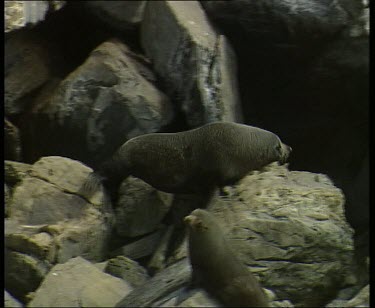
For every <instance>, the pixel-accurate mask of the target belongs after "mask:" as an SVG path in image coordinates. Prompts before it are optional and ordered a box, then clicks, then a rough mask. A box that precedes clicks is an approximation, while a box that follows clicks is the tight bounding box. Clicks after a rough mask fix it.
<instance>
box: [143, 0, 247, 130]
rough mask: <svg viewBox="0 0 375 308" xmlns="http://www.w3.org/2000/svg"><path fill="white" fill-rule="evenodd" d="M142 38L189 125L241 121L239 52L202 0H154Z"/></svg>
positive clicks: (147, 6) (144, 46) (149, 3)
mask: <svg viewBox="0 0 375 308" xmlns="http://www.w3.org/2000/svg"><path fill="white" fill-rule="evenodd" d="M141 42H142V46H143V48H144V50H145V52H146V54H147V56H148V57H149V58H150V59H151V60H152V62H153V65H154V69H155V71H156V72H157V73H158V74H159V75H160V76H161V78H162V79H163V81H164V82H165V84H166V85H167V86H166V88H167V89H168V94H169V96H170V97H176V98H177V101H178V102H179V103H180V104H181V109H182V111H183V112H184V113H185V115H186V119H187V122H188V124H189V125H190V126H199V125H202V124H204V123H207V122H213V121H220V120H221V121H234V122H241V119H242V114H241V109H240V102H239V99H238V92H237V84H236V78H237V77H236V63H235V54H234V52H233V50H232V49H231V47H230V44H229V43H228V42H227V41H226V39H225V37H224V36H221V35H219V34H218V33H216V31H215V30H214V29H213V27H212V26H211V25H210V23H209V22H208V20H207V18H206V16H205V14H204V11H203V10H202V8H201V6H200V4H199V2H198V1H149V2H147V5H146V9H145V13H144V18H143V22H142V24H141Z"/></svg>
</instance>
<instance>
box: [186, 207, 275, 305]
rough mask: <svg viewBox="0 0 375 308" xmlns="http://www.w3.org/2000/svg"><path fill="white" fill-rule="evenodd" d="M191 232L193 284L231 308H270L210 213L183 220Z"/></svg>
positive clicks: (195, 214) (193, 214)
mask: <svg viewBox="0 0 375 308" xmlns="http://www.w3.org/2000/svg"><path fill="white" fill-rule="evenodd" d="M184 222H185V223H186V225H187V227H188V231H189V258H190V263H191V266H192V270H193V276H192V277H193V283H196V284H198V285H199V286H202V287H203V288H205V289H206V290H207V291H208V292H209V293H211V294H212V295H213V296H215V297H216V298H217V299H218V300H220V302H222V304H224V305H225V306H229V307H268V306H269V304H268V301H267V298H266V296H265V294H264V292H263V290H262V288H261V287H260V285H259V283H258V281H257V279H256V278H255V277H254V276H253V275H252V273H251V272H250V271H249V270H248V269H247V267H246V266H245V265H244V264H243V263H242V262H241V261H240V260H239V259H238V258H237V256H236V255H235V253H234V251H233V249H232V248H231V246H230V243H229V242H228V241H227V240H226V238H225V236H224V234H223V232H222V230H221V229H220V226H219V223H218V222H217V220H216V219H215V217H214V216H213V215H212V214H211V213H210V212H208V211H206V210H203V209H196V210H194V211H193V212H191V214H190V215H188V216H186V217H185V219H184Z"/></svg>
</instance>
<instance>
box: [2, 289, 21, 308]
mask: <svg viewBox="0 0 375 308" xmlns="http://www.w3.org/2000/svg"><path fill="white" fill-rule="evenodd" d="M4 307H6V308H10V307H22V304H21V303H20V302H19V301H17V300H16V299H15V298H14V297H13V296H12V295H10V294H9V293H8V292H7V291H5V290H4Z"/></svg>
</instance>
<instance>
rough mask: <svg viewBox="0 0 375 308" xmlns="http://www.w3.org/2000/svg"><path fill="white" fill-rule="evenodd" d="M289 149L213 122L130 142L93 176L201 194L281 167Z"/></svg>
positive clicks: (258, 133)
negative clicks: (130, 177) (271, 167)
mask: <svg viewBox="0 0 375 308" xmlns="http://www.w3.org/2000/svg"><path fill="white" fill-rule="evenodd" d="M290 151H291V148H290V147H289V146H287V145H285V144H283V143H282V142H281V141H280V139H279V137H278V136H277V135H275V134H274V133H272V132H269V131H266V130H263V129H260V128H256V127H252V126H248V125H244V124H237V123H230V122H213V123H210V124H206V125H204V126H202V127H199V128H196V129H192V130H188V131H184V132H178V133H151V134H145V135H141V136H138V137H135V138H132V139H130V140H128V141H127V142H125V143H124V144H123V145H122V146H121V147H120V148H119V149H118V151H117V152H116V153H115V154H114V156H113V157H112V158H111V160H109V161H107V162H106V163H104V164H103V165H102V167H101V168H100V169H99V170H98V171H97V174H98V175H99V176H100V177H101V178H103V179H107V180H108V183H110V182H111V181H112V182H113V183H117V184H118V182H121V180H123V179H124V178H125V177H127V176H128V175H133V176H135V177H138V178H140V179H142V180H144V181H145V182H147V183H148V184H150V185H152V186H153V187H154V188H156V189H158V190H162V191H165V192H169V193H181V194H191V193H201V192H206V191H208V190H210V189H212V188H214V187H220V186H224V185H230V184H233V183H234V182H236V181H237V180H239V179H241V178H242V177H243V176H245V175H246V174H247V173H248V172H250V171H252V170H257V169H260V168H262V167H263V166H265V165H267V164H269V163H271V162H274V161H280V162H282V163H285V161H286V160H287V158H288V156H289V153H290Z"/></svg>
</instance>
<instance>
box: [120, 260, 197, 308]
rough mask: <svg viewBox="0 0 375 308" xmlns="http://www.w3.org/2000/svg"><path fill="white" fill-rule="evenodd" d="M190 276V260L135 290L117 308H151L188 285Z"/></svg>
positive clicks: (161, 273) (171, 268) (172, 266)
mask: <svg viewBox="0 0 375 308" xmlns="http://www.w3.org/2000/svg"><path fill="white" fill-rule="evenodd" d="M190 275H191V269H190V265H189V262H188V260H187V259H184V260H181V261H179V262H177V263H176V264H173V265H171V266H170V267H168V268H166V269H165V270H163V271H162V272H160V273H158V274H157V275H155V276H154V277H152V278H151V279H150V280H148V281H147V282H146V283H145V284H143V285H142V286H140V287H138V288H136V289H134V290H133V291H132V292H131V293H130V294H129V295H128V296H126V297H124V298H123V299H122V300H121V301H119V302H118V303H117V304H116V307H149V306H150V305H151V304H153V303H154V302H155V301H157V300H158V299H161V298H163V297H164V296H166V295H168V294H170V293H172V292H174V291H176V290H178V289H180V288H181V287H182V286H185V285H187V284H188V282H189V280H190Z"/></svg>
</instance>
